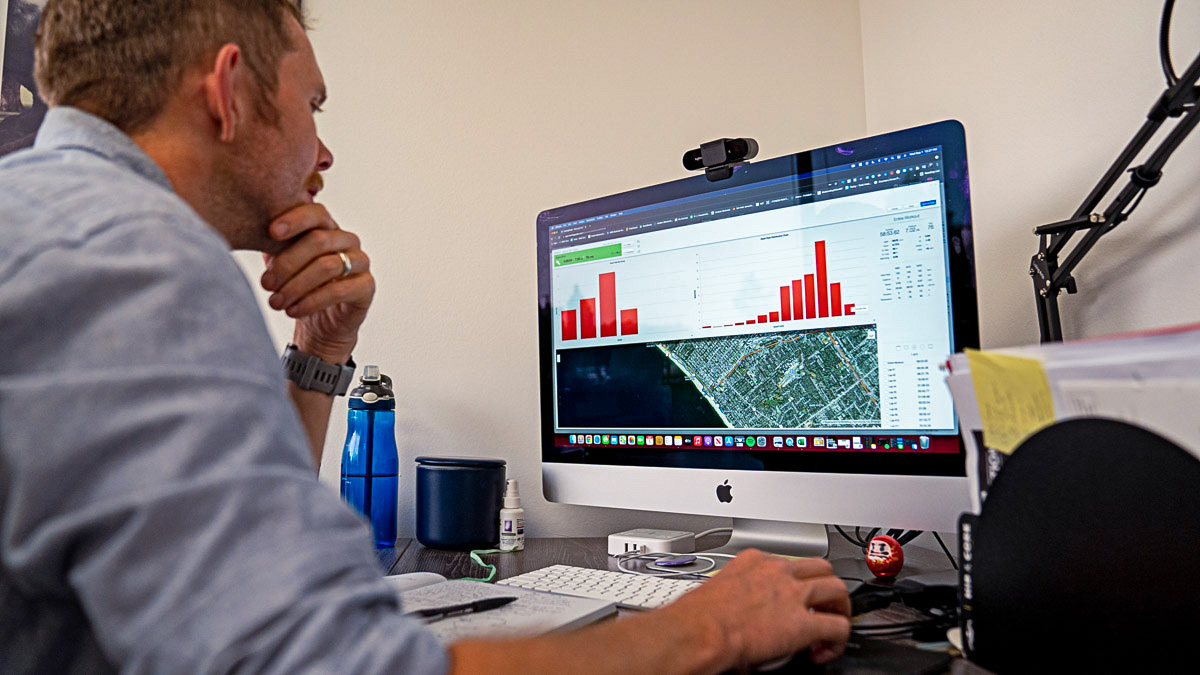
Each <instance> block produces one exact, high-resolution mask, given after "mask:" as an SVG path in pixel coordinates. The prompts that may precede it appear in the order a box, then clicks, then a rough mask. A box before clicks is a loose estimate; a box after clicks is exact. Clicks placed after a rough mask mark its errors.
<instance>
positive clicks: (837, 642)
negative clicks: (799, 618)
mask: <svg viewBox="0 0 1200 675" xmlns="http://www.w3.org/2000/svg"><path fill="white" fill-rule="evenodd" d="M809 619H810V621H809V624H808V628H809V631H810V635H809V637H810V638H811V639H812V644H818V643H821V644H824V645H825V646H826V647H830V648H832V649H834V650H835V651H836V652H837V653H838V654H840V653H841V650H842V648H843V647H844V646H845V644H846V640H849V639H850V619H849V617H845V616H842V615H841V614H826V613H825V612H813V613H812V614H810V615H809Z"/></svg>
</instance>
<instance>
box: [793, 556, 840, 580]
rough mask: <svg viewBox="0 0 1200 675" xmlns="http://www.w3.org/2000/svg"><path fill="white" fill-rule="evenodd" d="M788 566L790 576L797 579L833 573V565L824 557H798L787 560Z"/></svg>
mask: <svg viewBox="0 0 1200 675" xmlns="http://www.w3.org/2000/svg"><path fill="white" fill-rule="evenodd" d="M788 567H789V569H790V571H791V573H792V576H794V577H796V578H797V579H808V578H811V577H826V576H829V575H831V574H833V565H830V564H829V561H828V560H825V559H824V558H799V559H796V560H789V561H788Z"/></svg>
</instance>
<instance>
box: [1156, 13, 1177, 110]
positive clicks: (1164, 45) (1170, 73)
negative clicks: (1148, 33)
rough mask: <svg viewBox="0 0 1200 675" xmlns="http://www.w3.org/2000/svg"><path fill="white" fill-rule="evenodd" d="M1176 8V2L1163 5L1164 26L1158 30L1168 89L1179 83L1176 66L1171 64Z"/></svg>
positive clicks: (1159, 50)
mask: <svg viewBox="0 0 1200 675" xmlns="http://www.w3.org/2000/svg"><path fill="white" fill-rule="evenodd" d="M1174 8H1175V0H1166V2H1165V3H1163V15H1162V25H1161V26H1159V29H1158V57H1159V59H1160V60H1161V61H1162V69H1163V74H1164V75H1166V76H1167V88H1168V89H1170V88H1171V87H1174V86H1175V85H1176V84H1177V83H1178V82H1179V77H1178V76H1176V75H1175V66H1174V65H1172V64H1171V10H1172V9H1174Z"/></svg>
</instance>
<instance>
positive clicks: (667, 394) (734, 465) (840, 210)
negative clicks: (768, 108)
mask: <svg viewBox="0 0 1200 675" xmlns="http://www.w3.org/2000/svg"><path fill="white" fill-rule="evenodd" d="M537 230H538V281H539V313H540V314H539V323H540V350H541V353H540V356H541V359H540V360H541V375H542V383H541V384H542V389H541V393H542V396H541V410H542V427H543V434H542V439H543V452H542V458H543V467H544V470H543V474H544V475H545V476H546V477H547V481H546V482H547V488H546V492H547V494H548V496H551V497H552V498H553V497H558V498H559V499H560V500H562V501H568V502H581V503H596V502H597V498H588V497H585V496H584V495H582V494H571V493H572V492H577V491H576V490H575V489H574V488H571V489H569V490H567V493H564V492H563V490H562V489H559V486H565V485H566V484H567V483H566V482H563V481H561V480H556V479H555V476H556V475H558V474H556V473H555V471H553V470H550V471H547V470H546V468H547V467H550V468H551V469H553V468H554V467H555V466H556V465H557V466H559V467H564V468H565V467H568V466H573V467H574V468H575V470H576V472H578V471H579V470H581V469H582V467H597V468H599V467H628V468H630V469H653V468H657V469H666V470H669V473H665V474H664V473H657V474H655V475H656V476H658V477H659V479H660V482H661V479H664V478H665V479H666V481H667V482H668V483H673V482H674V481H673V480H671V477H672V476H674V477H682V476H688V475H689V474H688V473H687V470H712V471H717V472H719V471H721V470H726V471H733V472H736V473H735V474H716V473H714V474H712V475H711V477H712V478H718V477H719V475H737V476H739V477H745V474H744V473H743V472H760V473H774V474H779V475H778V476H776V479H780V478H784V479H786V476H788V475H793V476H801V475H803V476H805V477H806V478H809V479H811V478H814V477H816V476H820V475H825V476H835V475H836V476H847V475H860V476H873V477H903V476H909V477H945V478H953V479H963V483H962V485H963V492H964V494H965V479H964V477H965V475H966V474H965V456H964V453H963V449H962V445H961V443H960V440H959V437H958V426H957V422H956V419H955V414H954V409H953V405H952V402H951V397H950V393H949V391H948V390H947V388H946V386H945V384H944V381H943V374H942V373H941V372H940V370H939V368H940V367H941V364H942V363H943V362H944V361H945V359H946V357H947V356H948V355H949V354H951V353H953V352H955V351H959V350H961V349H962V348H963V347H966V346H977V343H978V318H977V310H976V294H975V287H974V264H973V252H972V246H971V236H970V208H969V188H968V182H967V167H966V152H965V141H964V138H963V132H962V128H961V126H960V125H959V124H958V123H957V122H941V123H937V124H932V125H927V126H923V127H918V128H915V129H908V130H904V131H899V132H894V133H890V134H884V135H882V136H876V137H872V138H867V139H860V140H857V141H852V142H848V143H841V144H838V145H835V146H830V147H827V148H821V149H817V150H811V151H807V152H801V153H797V154H794V155H788V156H784V157H779V158H775V159H770V160H764V161H760V162H754V163H750V164H748V165H745V166H741V167H738V169H737V170H736V171H735V172H734V175H733V176H732V177H731V178H729V179H727V180H724V181H715V182H712V181H709V180H707V179H706V178H705V177H704V176H695V177H691V178H685V179H682V180H677V181H673V182H670V183H664V184H661V185H655V186H651V187H645V188H641V189H638V190H633V191H630V192H625V193H622V194H618V195H612V196H607V197H601V198H599V199H594V200H589V201H587V202H583V203H580V204H574V205H571V206H567V207H562V208H558V209H551V210H548V211H545V212H543V213H542V214H540V215H539V217H538V222H537ZM583 470H584V471H585V482H586V476H593V477H596V476H599V475H600V474H599V473H596V472H587V471H586V469H583ZM621 475H623V476H625V479H628V477H629V476H631V475H634V476H635V477H636V475H635V474H630V473H629V472H624V473H623V474H621ZM802 482H803V481H802ZM734 484H736V483H734ZM793 484H799V483H793ZM850 484H853V482H851V483H850ZM870 484H871V485H878V484H879V483H878V481H874V482H872V483H870ZM720 485H722V483H718V485H717V486H718V487H719V486H720ZM762 485H766V484H765V483H764V484H762ZM771 485H784V483H779V482H778V480H776V481H775V482H773V483H771ZM863 485H867V483H863ZM657 489H659V490H663V489H666V488H663V487H659V488H657ZM752 489H755V490H757V489H758V488H752ZM771 489H776V488H771ZM955 489H956V488H955ZM668 491H670V490H668ZM886 491H887V490H885V492H886ZM610 492H612V491H611V490H610ZM704 492H705V493H712V494H711V495H709V494H706V497H709V498H710V501H712V504H709V505H708V506H707V507H701V508H699V509H697V508H695V507H694V506H690V505H689V504H691V503H692V502H693V501H694V500H690V499H681V500H679V501H678V502H677V503H678V505H679V506H680V507H681V510H682V511H683V512H688V513H690V512H697V511H699V512H707V513H726V512H728V513H730V514H731V515H737V511H738V508H737V507H734V506H732V504H736V503H737V502H736V500H731V501H730V502H724V501H722V499H721V494H720V493H721V491H720V490H713V489H712V488H711V487H709V488H708V489H707V490H704ZM612 494H613V496H611V497H607V498H605V497H601V498H599V501H602V502H606V504H605V505H614V506H620V505H622V504H620V503H615V502H621V501H622V500H623V499H624V497H621V496H617V495H616V493H615V492H612ZM576 497H578V498H579V499H576ZM780 501H787V500H786V499H784V498H783V497H781V498H780ZM633 502H639V500H637V499H633V500H631V501H630V500H627V501H625V502H624V503H625V504H631V503H633ZM721 504H729V505H730V506H728V507H724V506H721ZM636 507H637V508H646V506H645V504H644V503H643V504H641V505H639V506H636ZM709 507H711V508H709ZM653 508H656V509H657V508H662V507H661V506H659V507H653ZM665 508H666V509H668V510H673V507H671V506H670V505H667V506H666V507H665ZM722 509H724V510H722ZM822 512H828V509H822ZM954 515H957V514H954ZM796 516H803V514H802V513H799V514H796ZM755 517H763V516H755ZM789 518H790V516H789ZM780 519H785V518H780ZM843 522H849V521H843ZM938 522H942V521H941V520H939V521H938ZM946 522H950V523H951V524H952V521H951V520H947V521H946ZM863 524H868V523H863ZM889 525H891V524H889Z"/></svg>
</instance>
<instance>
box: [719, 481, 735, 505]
mask: <svg viewBox="0 0 1200 675" xmlns="http://www.w3.org/2000/svg"><path fill="white" fill-rule="evenodd" d="M717 501H719V502H721V503H723V504H728V503H729V502H731V501H733V486H732V485H730V484H729V481H728V480H726V481H725V483H724V485H718V486H717Z"/></svg>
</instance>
